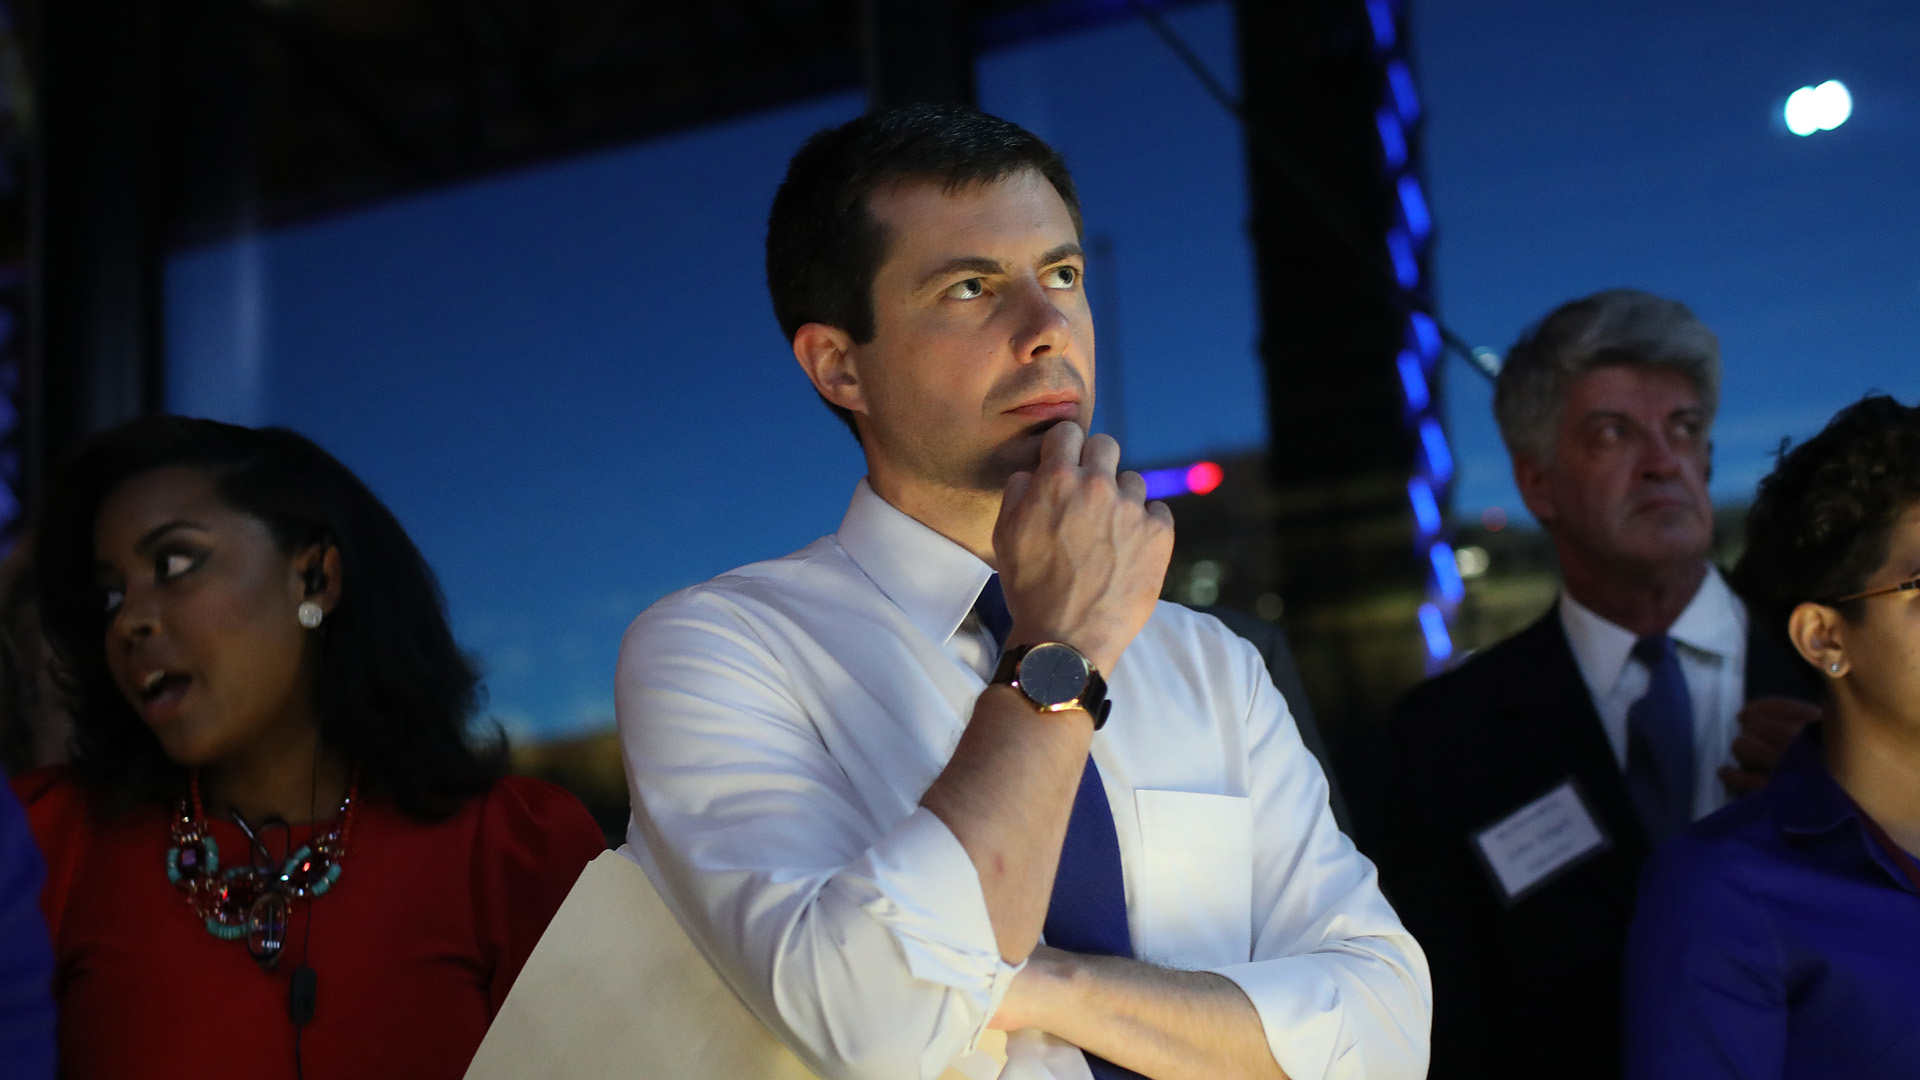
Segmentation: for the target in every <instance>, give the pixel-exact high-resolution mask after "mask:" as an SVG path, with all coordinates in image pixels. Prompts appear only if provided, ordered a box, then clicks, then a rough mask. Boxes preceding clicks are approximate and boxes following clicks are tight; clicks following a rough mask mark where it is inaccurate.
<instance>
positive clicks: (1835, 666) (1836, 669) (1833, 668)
mask: <svg viewBox="0 0 1920 1080" xmlns="http://www.w3.org/2000/svg"><path fill="white" fill-rule="evenodd" d="M1827 670H1828V671H1830V672H1832V673H1833V674H1835V675H1838V674H1840V661H1838V660H1835V661H1834V662H1833V663H1831V664H1828V665H1827Z"/></svg>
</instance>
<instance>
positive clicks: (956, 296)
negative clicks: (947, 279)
mask: <svg viewBox="0 0 1920 1080" xmlns="http://www.w3.org/2000/svg"><path fill="white" fill-rule="evenodd" d="M986 291H987V285H986V282H984V281H981V280H980V279H979V278H977V277H971V278H968V279H967V280H965V281H956V282H954V283H953V284H952V285H949V286H947V297H948V298H949V299H952V300H972V299H975V298H977V297H980V296H984V295H986Z"/></svg>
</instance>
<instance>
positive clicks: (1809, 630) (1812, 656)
mask: <svg viewBox="0 0 1920 1080" xmlns="http://www.w3.org/2000/svg"><path fill="white" fill-rule="evenodd" d="M1843 621H1844V620H1842V619H1841V618H1840V613H1839V612H1838V611H1835V610H1834V609H1833V608H1830V607H1828V606H1827V605H1825V604H1814V603H1806V604H1801V605H1799V606H1798V607H1796V608H1794V609H1793V614H1792V615H1790V616H1788V617H1787V636H1788V637H1790V638H1792V639H1793V647H1794V648H1795V649H1797V650H1799V652H1800V655H1801V656H1803V657H1805V658H1806V661H1807V663H1809V664H1812V665H1813V666H1814V667H1817V668H1819V669H1820V670H1821V671H1822V672H1823V673H1825V674H1828V675H1832V676H1835V677H1838V676H1841V675H1845V674H1846V673H1847V650H1846V642H1845V641H1844V640H1842V638H1843V636H1844V633H1845V631H1844V630H1843V629H1842V623H1843ZM1835 665H1838V667H1837V668H1836V666H1835Z"/></svg>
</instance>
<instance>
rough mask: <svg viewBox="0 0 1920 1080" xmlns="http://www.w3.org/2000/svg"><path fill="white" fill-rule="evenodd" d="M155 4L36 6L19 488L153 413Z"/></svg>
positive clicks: (156, 365)
mask: <svg viewBox="0 0 1920 1080" xmlns="http://www.w3.org/2000/svg"><path fill="white" fill-rule="evenodd" d="M158 5H159V0H58V2H54V3H45V4H41V5H40V6H39V19H40V25H39V42H40V55H39V70H38V80H37V83H38V86H37V89H38V91H39V95H38V104H39V135H40V137H39V145H38V147H37V154H36V158H37V161H36V168H35V170H34V171H35V177H34V185H33V219H34V230H33V242H32V249H33V255H32V263H31V270H30V273H29V276H30V280H31V287H32V291H33V298H34V300H33V309H34V310H33V317H32V318H31V319H30V320H29V325H30V327H31V333H32V339H31V342H30V345H29V351H28V362H27V372H26V376H27V377H26V389H27V400H28V408H27V419H28V424H29V429H28V439H27V455H26V457H27V477H26V479H27V486H28V490H29V493H30V494H31V495H32V496H33V497H34V498H35V499H38V498H39V497H40V494H41V492H42V491H43V490H44V487H45V483H46V481H47V479H48V477H49V475H50V474H51V472H52V471H53V470H54V469H55V468H57V467H58V464H59V461H60V459H61V458H62V456H63V455H64V454H65V453H66V451H67V450H68V449H70V448H71V447H72V445H73V444H74V443H76V442H78V441H79V440H80V439H81V438H82V437H84V436H85V435H86V434H87V433H88V432H90V431H93V430H96V429H98V428H101V427H105V426H107V425H110V424H114V423H118V422H120V421H122V420H126V419H129V418H131V417H134V416H137V415H139V414H141V413H144V412H150V411H154V410H157V409H159V408H161V406H162V403H163V400H164V399H163V393H162V387H161V348H160V340H161V338H160V320H161V288H160V259H159V251H160V245H159V227H158V224H159V223H158V214H157V208H158V201H159V200H158V197H157V193H158V190H159V179H160V177H159V174H158V169H157V159H158V149H159V141H158V132H157V120H158V117H159V115H160V103H159V101H158V98H159V94H160V67H159V61H160V36H161V31H162V20H161V18H160V8H159V6H158Z"/></svg>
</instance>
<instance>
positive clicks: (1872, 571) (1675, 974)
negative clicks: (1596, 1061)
mask: <svg viewBox="0 0 1920 1080" xmlns="http://www.w3.org/2000/svg"><path fill="white" fill-rule="evenodd" d="M1734 580H1735V583H1736V588H1738V589H1739V591H1740V592H1741V593H1742V595H1744V596H1745V597H1747V599H1748V602H1749V604H1750V609H1751V612H1752V617H1753V618H1758V619H1765V620H1767V621H1768V623H1769V624H1770V625H1772V626H1774V627H1777V628H1778V632H1779V633H1781V634H1783V635H1785V636H1786V637H1787V638H1788V639H1790V640H1791V642H1792V644H1793V647H1794V649H1795V650H1796V651H1797V652H1798V653H1799V654H1800V656H1801V657H1802V658H1804V659H1805V660H1806V661H1807V662H1808V663H1809V664H1812V665H1813V666H1814V667H1815V668H1817V669H1818V670H1819V672H1820V673H1821V675H1823V676H1824V677H1825V680H1826V685H1827V706H1826V716H1827V718H1826V721H1825V722H1824V723H1821V724H1815V725H1811V726H1809V727H1808V728H1807V730H1806V731H1805V732H1804V733H1803V734H1802V735H1801V737H1800V739H1799V740H1798V741H1797V742H1795V743H1794V745H1793V747H1792V748H1791V749H1790V750H1789V751H1788V753H1787V755H1786V756H1785V758H1784V759H1783V760H1782V761H1781V763H1780V766H1779V768H1778V769H1777V770H1776V772H1775V774H1774V777H1773V779H1772V781H1771V782H1770V783H1769V784H1768V786H1767V787H1766V788H1765V789H1764V790H1762V791H1760V792H1759V793H1758V794H1755V795H1752V796H1750V797H1748V798H1746V799H1742V800H1740V801H1738V802H1735V803H1733V804H1732V805H1730V806H1728V807H1726V808H1725V809H1723V810H1721V811H1720V812H1719V813H1717V814H1714V815H1713V816H1711V817H1709V818H1707V819H1706V820H1704V821H1701V822H1699V823H1697V824H1696V825H1694V826H1693V827H1692V828H1691V829H1688V830H1687V831H1686V832H1684V833H1682V834H1680V835H1678V836H1676V837H1675V838H1674V839H1673V840H1672V841H1671V842H1670V843H1669V844H1668V845H1667V846H1665V847H1663V848H1661V849H1660V851H1659V852H1658V853H1657V854H1656V855H1655V856H1654V858H1653V859H1652V861H1650V862H1649V863H1648V865H1647V868H1646V871H1645V875H1644V877H1643V878H1642V880H1641V887H1640V900H1639V906H1638V908H1637V911H1636V915H1635V919H1634V923H1633V929H1632V932H1631V934H1630V935H1629V938H1628V945H1627V976H1626V1017H1627V1020H1626V1075H1627V1076H1628V1077H1629V1078H1630V1080H1643V1078H1668V1077H1671V1078H1675V1080H1678V1078H1682V1077H1684V1078H1686V1080H1719V1078H1734V1077H1739V1078H1742V1080H1748V1078H1752V1080H1759V1078H1763V1077H1764V1078H1766V1080H1775V1078H1781V1080H1803V1078H1804V1080H1811V1078H1833V1080H1840V1078H1847V1080H1880V1078H1885V1080H1895V1078H1898V1080H1913V1078H1915V1077H1920V865H1917V864H1916V861H1915V857H1914V856H1915V853H1916V852H1920V407H1908V406H1904V405H1901V404H1900V403H1899V402H1897V401H1895V400H1893V399H1892V398H1889V397H1870V398H1867V399H1865V400H1862V401H1860V402H1858V403H1856V404H1854V405H1851V406H1849V407H1848V408H1846V409H1845V410H1842V411H1841V412H1840V413H1839V415H1837V416H1835V417H1834V418H1833V420H1832V421H1831V422H1829V423H1828V425H1827V427H1826V429H1825V430H1824V431H1822V432H1821V433H1820V434H1819V435H1817V436H1815V437H1814V438H1812V439H1810V440H1808V441H1807V442H1806V443H1804V444H1803V445H1801V446H1799V447H1797V448H1795V449H1794V450H1793V451H1792V452H1791V453H1788V454H1786V455H1785V456H1784V457H1783V458H1782V459H1781V460H1780V463H1779V465H1778V466H1777V467H1776V468H1775V469H1774V472H1773V474H1772V475H1771V476H1769V477H1767V479H1766V480H1764V481H1763V482H1762V483H1761V485H1760V493H1759V497H1758V498H1757V499H1756V501H1755V502H1754V506H1753V510H1752V513H1751V515H1750V516H1749V517H1748V520H1747V548H1746V554H1745V556H1743V557H1742V559H1741V561H1740V565H1739V566H1738V567H1737V568H1736V569H1735V571H1734Z"/></svg>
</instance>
